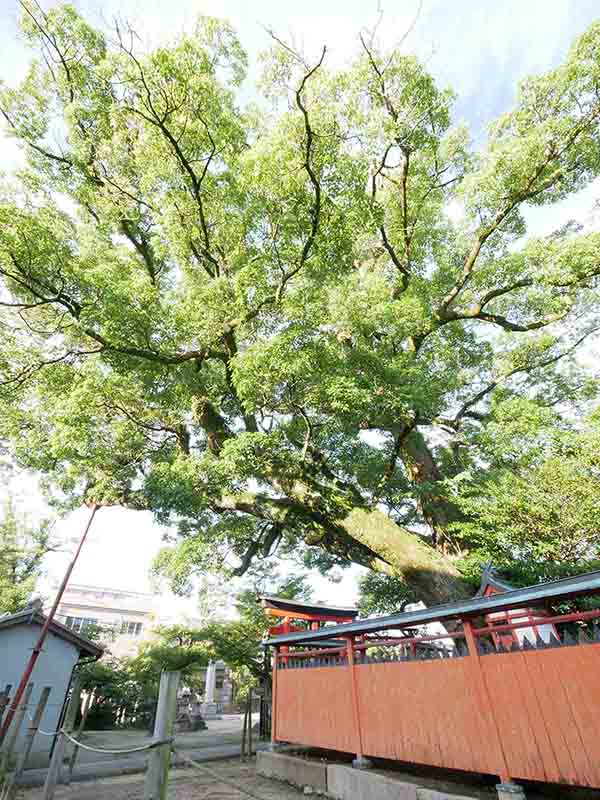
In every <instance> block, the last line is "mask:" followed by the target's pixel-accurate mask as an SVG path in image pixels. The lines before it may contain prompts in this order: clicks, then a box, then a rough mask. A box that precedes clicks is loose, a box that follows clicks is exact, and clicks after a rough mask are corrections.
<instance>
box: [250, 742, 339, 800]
mask: <svg viewBox="0 0 600 800" xmlns="http://www.w3.org/2000/svg"><path fill="white" fill-rule="evenodd" d="M256 771H257V772H258V773H259V774H260V775H264V776H265V778H276V779H277V780H280V781H285V782H286V783H291V784H292V786H297V787H298V788H299V789H303V788H304V787H305V786H310V787H311V788H312V789H314V790H315V791H318V792H322V793H323V794H324V793H325V792H326V791H327V765H326V764H321V763H320V762H318V761H309V760H308V759H305V758H298V757H297V756H286V755H284V754H283V753H270V752H268V751H259V752H258V753H257V754H256Z"/></svg>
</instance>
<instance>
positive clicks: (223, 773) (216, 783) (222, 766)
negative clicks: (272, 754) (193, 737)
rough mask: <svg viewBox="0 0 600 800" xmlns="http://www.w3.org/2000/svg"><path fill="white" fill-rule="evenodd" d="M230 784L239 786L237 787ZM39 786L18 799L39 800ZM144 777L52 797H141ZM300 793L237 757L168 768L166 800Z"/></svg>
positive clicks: (258, 798)
mask: <svg viewBox="0 0 600 800" xmlns="http://www.w3.org/2000/svg"><path fill="white" fill-rule="evenodd" d="M232 784H237V785H239V787H240V788H236V786H234V785H232ZM41 796H42V790H41V789H28V790H24V791H21V792H20V793H19V795H18V798H19V800H40V798H41ZM143 796H144V776H143V775H124V776H122V777H118V778H105V779H103V780H98V781H87V782H85V783H74V784H72V785H71V786H68V787H67V786H60V787H59V788H58V789H57V791H56V794H55V800H143ZM300 797H304V795H303V793H302V792H299V791H298V790H296V789H294V788H292V787H291V786H287V785H285V784H283V783H279V782H278V781H272V780H269V779H268V778H263V777H261V776H260V775H257V774H256V769H255V762H254V759H253V760H252V761H249V762H246V763H243V764H242V763H241V762H240V761H239V759H236V760H231V761H220V762H216V763H211V764H210V766H209V767H203V768H202V769H198V768H190V769H177V770H171V774H170V776H169V794H168V798H169V800H248V798H252V800H298V798H300Z"/></svg>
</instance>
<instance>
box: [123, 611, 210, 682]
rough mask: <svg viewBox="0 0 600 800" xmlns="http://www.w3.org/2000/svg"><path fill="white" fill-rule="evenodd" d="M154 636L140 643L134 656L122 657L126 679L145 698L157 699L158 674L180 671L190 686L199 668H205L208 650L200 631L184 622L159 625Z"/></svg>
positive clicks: (196, 679)
mask: <svg viewBox="0 0 600 800" xmlns="http://www.w3.org/2000/svg"><path fill="white" fill-rule="evenodd" d="M153 634H154V637H153V639H151V640H149V641H147V642H142V643H141V644H140V646H139V647H138V651H137V653H136V655H135V656H133V657H130V658H125V659H123V667H124V669H125V670H126V672H127V675H128V676H129V678H130V679H131V680H132V681H134V682H135V684H136V685H137V686H138V687H140V689H141V691H142V693H143V695H144V697H145V698H157V697H158V687H159V683H160V674H161V672H163V671H165V670H166V671H171V672H173V671H179V672H181V679H182V681H183V682H184V683H186V684H187V685H189V686H192V687H193V686H195V685H196V684H197V683H198V681H199V675H200V668H201V667H206V666H207V664H208V661H209V656H210V651H209V649H208V647H207V645H206V642H205V639H204V637H203V636H202V635H201V634H200V632H198V631H196V630H194V629H192V628H189V627H186V626H184V625H168V626H158V627H157V628H155V629H154V631H153Z"/></svg>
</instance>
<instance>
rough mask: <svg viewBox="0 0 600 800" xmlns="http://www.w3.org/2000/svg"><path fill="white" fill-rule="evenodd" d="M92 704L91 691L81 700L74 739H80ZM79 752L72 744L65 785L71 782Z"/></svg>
mask: <svg viewBox="0 0 600 800" xmlns="http://www.w3.org/2000/svg"><path fill="white" fill-rule="evenodd" d="M91 706H92V693H91V692H88V693H87V694H86V696H85V700H84V701H83V705H82V707H81V722H80V723H79V728H78V729H77V733H76V734H75V736H74V737H73V738H74V739H77V740H78V741H79V739H81V736H82V734H83V730H84V728H85V723H86V721H87V716H88V714H89V712H90V708H91ZM78 753H79V745H78V744H74V745H73V752H72V753H71V758H70V759H69V769H68V770H67V774H66V777H65V786H69V784H70V783H71V778H72V777H73V769H74V767H75V762H76V761H77V754H78Z"/></svg>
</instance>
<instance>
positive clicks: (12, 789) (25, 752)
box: [2, 686, 52, 800]
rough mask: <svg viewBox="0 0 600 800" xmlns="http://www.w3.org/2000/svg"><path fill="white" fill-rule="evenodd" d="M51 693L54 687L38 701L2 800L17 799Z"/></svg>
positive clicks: (43, 693)
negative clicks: (20, 783) (20, 782)
mask: <svg viewBox="0 0 600 800" xmlns="http://www.w3.org/2000/svg"><path fill="white" fill-rule="evenodd" d="M51 691H52V687H51V686H46V687H45V688H44V689H43V691H42V694H41V695H40V699H39V700H38V703H37V706H36V709H35V713H34V715H33V718H32V721H31V725H30V726H29V727H28V729H27V733H26V734H25V741H24V743H23V749H22V750H21V752H20V753H19V757H18V758H17V764H16V766H15V771H14V772H13V773H12V775H11V776H10V779H9V780H8V782H7V784H6V786H5V788H4V791H3V793H2V800H14V798H15V795H16V793H17V789H18V786H19V778H20V777H21V775H22V774H23V772H24V771H25V766H26V764H27V759H28V758H29V754H30V753H31V748H32V747H33V741H34V739H35V735H36V733H37V732H38V728H39V727H40V723H41V721H42V717H43V716H44V711H45V710H46V705H47V704H48V698H49V697H50V692H51Z"/></svg>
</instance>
